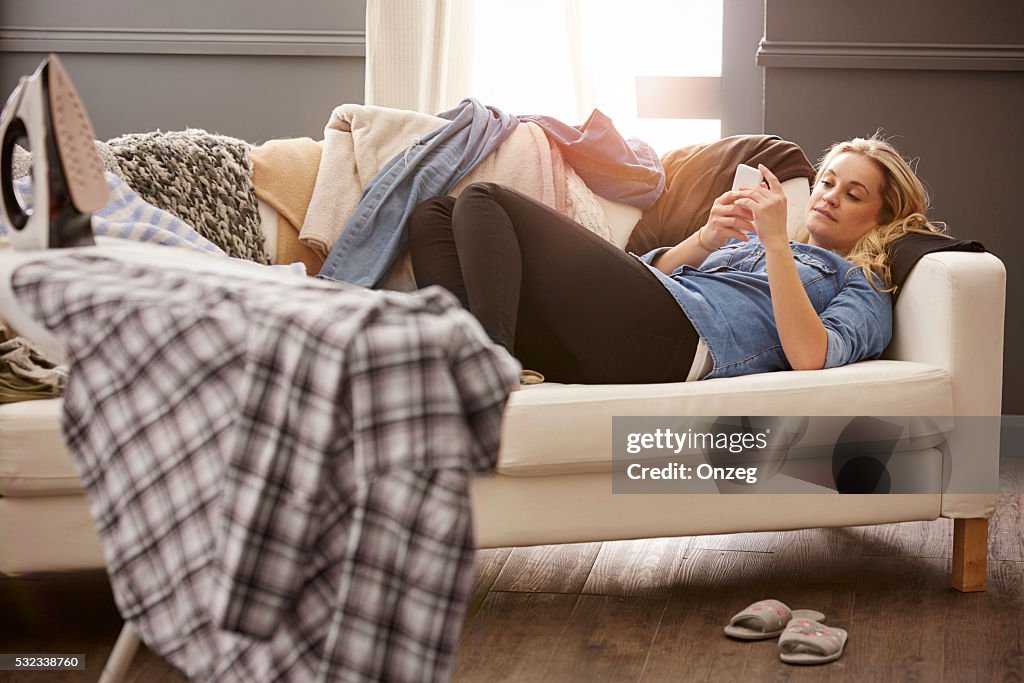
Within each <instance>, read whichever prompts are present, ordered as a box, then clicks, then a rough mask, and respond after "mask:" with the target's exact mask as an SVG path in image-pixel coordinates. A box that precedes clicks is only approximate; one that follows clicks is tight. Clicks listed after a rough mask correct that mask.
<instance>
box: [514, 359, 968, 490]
mask: <svg viewBox="0 0 1024 683" xmlns="http://www.w3.org/2000/svg"><path fill="white" fill-rule="evenodd" d="M952 411H953V408H952V388H951V384H950V379H949V374H948V373H947V372H946V371H944V370H941V369H939V368H936V367H934V366H930V365H924V364H921V363H910V362H905V361H882V360H878V361H866V362H862V363H855V364H853V365H847V366H844V367H839V368H830V369H828V370H815V371H807V372H772V373H764V374H758V375H748V376H745V377H730V378H722V379H713V380H704V381H700V382H686V383H671V384H630V385H601V386H583V385H569V384H540V385H536V386H531V387H524V388H523V390H522V391H519V392H516V393H514V394H513V395H512V397H511V399H510V400H509V405H508V407H507V408H506V410H505V422H504V425H503V426H502V443H501V454H500V457H499V459H498V472H499V473H501V474H506V475H520V476H536V475H552V474H570V473H584V472H609V471H611V457H612V418H613V417H616V416H651V417H658V416H713V417H717V416H744V415H746V416H842V415H846V416H852V415H877V416H890V415H891V416H938V417H948V416H951V415H953V412H952ZM931 436H937V437H939V438H941V434H932V435H931ZM817 438H819V439H833V438H834V434H833V433H827V434H821V435H819V436H818V437H817ZM831 443H834V441H832V442H831ZM800 445H802V446H805V445H808V444H807V440H806V438H805V439H803V440H801V442H800ZM929 445H931V444H922V443H918V442H915V443H914V444H913V445H912V446H913V447H914V448H918V447H927V446H929Z"/></svg>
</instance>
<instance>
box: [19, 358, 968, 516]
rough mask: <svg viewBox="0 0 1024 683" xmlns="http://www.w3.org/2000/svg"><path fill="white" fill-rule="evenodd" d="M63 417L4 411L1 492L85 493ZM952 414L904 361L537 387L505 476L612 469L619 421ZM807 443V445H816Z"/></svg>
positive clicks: (37, 408)
mask: <svg viewBox="0 0 1024 683" xmlns="http://www.w3.org/2000/svg"><path fill="white" fill-rule="evenodd" d="M60 411H61V401H60V399H51V400H45V401H26V402H23V403H12V404H8V405H2V406H0V495H3V496H37V495H60V494H70V493H79V492H80V491H81V487H80V486H79V483H78V478H77V476H76V474H75V469H74V466H73V465H72V463H71V460H70V458H69V457H68V455H67V452H66V451H65V449H64V446H63V442H62V440H61V436H60ZM952 414H953V408H952V393H951V387H950V382H949V375H948V374H947V373H946V372H945V371H944V370H940V369H938V368H935V367H934V366H930V365H924V364H921V363H909V362H906V361H866V362H862V363H855V364H853V365H847V366H845V367H840V368H831V369H829V370H816V371H809V372H772V373H765V374H760V375H749V376H746V377H731V378H723V379H713V380H704V381H701V382H686V383H671V384H628V385H598V386H584V385H572V384H555V383H548V384H539V385H536V386H530V387H524V388H523V390H522V391H518V392H515V393H514V394H512V397H511V399H510V400H509V405H508V407H507V408H506V411H505V423H504V425H503V427H502V443H501V454H500V457H499V460H498V472H499V473H501V474H506V475H518V476H538V475H551V474H568V473H581V472H608V471H611V451H612V418H613V417H615V416H628V415H634V416H652V417H653V416H689V415H693V416H716V417H717V416H740V415H750V416H754V415H771V416H774V415H779V416H786V415H792V416H804V415H807V416H829V415H898V416H925V415H928V416H950V415H952ZM566 425H571V429H569V428H566ZM807 438H808V437H805V438H804V439H803V440H802V441H801V445H808V443H807ZM819 438H820V439H829V438H832V434H831V433H826V434H823V435H820V436H819ZM930 445H932V444H930V443H924V444H922V443H920V442H918V443H915V444H914V446H915V448H917V447H928V446H930Z"/></svg>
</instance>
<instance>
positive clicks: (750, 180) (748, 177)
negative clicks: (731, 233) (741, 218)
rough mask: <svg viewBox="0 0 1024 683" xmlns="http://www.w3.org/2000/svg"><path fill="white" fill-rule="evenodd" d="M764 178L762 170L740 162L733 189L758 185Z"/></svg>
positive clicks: (733, 180) (748, 232) (734, 177)
mask: <svg viewBox="0 0 1024 683" xmlns="http://www.w3.org/2000/svg"><path fill="white" fill-rule="evenodd" d="M763 180H764V178H762V177H761V172H760V171H759V170H757V169H756V168H754V167H753V166H747V165H746V164H740V165H739V166H737V167H736V175H734V176H733V178H732V189H733V190H738V189H740V188H741V187H757V186H758V185H760V184H761V182H762V181H763ZM743 232H745V233H746V234H747V235H748V236H749V235H753V234H755V233H754V232H750V231H749V230H744V231H743ZM755 232H756V231H755Z"/></svg>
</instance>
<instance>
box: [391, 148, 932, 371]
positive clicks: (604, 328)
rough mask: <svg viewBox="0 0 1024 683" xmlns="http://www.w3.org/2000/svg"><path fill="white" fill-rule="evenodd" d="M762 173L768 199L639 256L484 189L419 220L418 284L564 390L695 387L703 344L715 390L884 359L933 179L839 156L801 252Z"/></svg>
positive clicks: (426, 211) (741, 204)
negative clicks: (895, 246)
mask: <svg viewBox="0 0 1024 683" xmlns="http://www.w3.org/2000/svg"><path fill="white" fill-rule="evenodd" d="M760 170H761V173H762V174H763V175H764V178H765V180H766V183H767V186H764V185H762V186H759V187H747V188H740V189H739V190H737V191H730V192H726V193H724V194H723V195H722V196H720V197H719V198H718V199H716V200H715V202H714V205H713V207H712V209H711V212H710V215H709V218H708V222H707V224H705V225H704V226H703V227H702V228H701V229H700V230H698V231H697V232H695V233H694V234H692V235H691V236H690V237H688V238H687V239H686V240H684V241H683V242H680V243H679V244H677V245H676V246H674V247H671V248H663V249H657V250H654V251H652V252H650V253H648V254H645V255H644V256H642V257H639V258H637V257H635V256H633V255H630V254H626V253H623V252H622V251H619V250H618V249H616V248H615V246H614V245H612V244H609V243H607V242H605V241H604V240H602V239H600V238H598V237H595V236H594V235H593V234H591V233H590V232H589V231H587V230H586V229H584V228H583V227H581V226H579V225H577V224H576V223H574V222H572V221H571V220H569V219H567V218H565V217H563V216H561V215H560V214H558V213H556V212H555V211H553V210H552V209H550V208H548V207H545V206H543V205H541V204H539V203H537V202H534V201H533V200H531V199H529V198H527V197H524V196H522V195H519V194H517V193H515V192H513V191H511V190H508V189H506V188H502V187H500V186H498V185H494V184H489V183H482V184H478V185H471V186H470V187H468V188H467V189H466V190H465V191H463V193H462V194H461V195H460V196H459V198H458V199H452V198H451V197H434V198H432V199H430V200H428V201H426V202H424V203H423V204H421V205H420V206H419V207H417V209H416V211H415V212H414V213H413V215H412V217H411V219H410V223H409V233H410V242H411V250H412V260H413V269H414V271H415V273H416V279H417V282H418V283H419V284H420V286H426V285H430V284H439V285H442V286H444V287H446V288H447V289H449V290H450V291H452V292H453V293H454V294H455V295H456V296H457V297H458V298H459V299H460V301H462V303H463V305H464V306H466V307H467V308H468V309H469V310H470V311H471V312H472V313H473V314H474V315H475V316H476V317H477V318H478V319H479V320H480V322H481V323H482V324H483V327H484V329H485V330H486V331H487V333H488V334H489V335H490V337H491V338H492V339H493V340H494V341H495V342H497V343H499V344H501V345H503V346H504V347H505V348H506V349H508V350H509V351H510V352H511V353H512V354H513V355H515V356H516V357H517V358H519V360H520V361H521V362H522V363H523V365H524V367H527V368H531V369H535V370H537V371H539V372H540V373H543V374H544V375H546V376H547V377H548V378H550V379H553V380H556V381H560V382H580V383H587V384H602V383H643V382H672V381H683V380H685V379H687V377H688V376H689V377H691V378H693V376H694V373H691V366H694V365H695V364H694V359H695V351H696V349H697V347H698V341H699V339H703V341H704V342H705V343H706V346H707V350H708V352H709V354H710V360H711V368H710V372H707V373H704V376H706V377H731V376H737V375H744V374H750V373H755V372H768V371H773V370H784V369H795V370H814V369H821V368H827V367H835V366H839V365H844V364H847V363H853V362H856V361H859V360H863V359H867V358H876V357H878V356H879V355H880V354H881V353H882V351H883V350H884V349H885V347H886V345H887V344H888V343H889V339H890V337H891V335H892V305H891V301H890V295H889V292H891V291H892V287H891V285H890V284H889V265H888V262H887V255H886V248H887V246H888V245H889V244H890V243H891V242H892V241H893V240H895V239H897V238H898V237H900V236H901V235H903V234H905V233H907V232H930V231H935V230H937V229H938V228H936V227H935V226H933V225H932V224H931V223H929V222H928V219H927V218H926V217H925V215H924V213H925V211H926V209H927V205H928V197H927V193H926V191H925V189H924V186H923V185H922V183H921V181H920V180H919V179H918V178H917V176H916V175H915V174H914V172H913V170H912V169H911V168H910V166H909V165H908V164H907V163H906V161H904V160H903V158H902V157H901V156H900V155H899V153H898V152H897V151H896V150H895V149H894V148H893V147H892V146H891V145H890V144H889V143H887V142H885V141H884V140H881V139H878V138H869V139H861V138H857V139H853V140H850V141H847V142H842V143H838V144H836V145H834V146H833V147H832V148H831V149H830V150H829V152H828V153H827V154H826V155H825V157H824V159H823V160H822V162H821V165H820V166H819V169H818V174H817V177H816V179H815V184H814V187H813V189H812V192H811V198H810V202H809V203H808V207H807V214H806V217H805V223H806V227H805V229H804V231H803V233H802V235H801V236H799V237H798V241H793V242H791V241H790V240H789V237H788V235H787V233H786V196H785V194H784V192H783V190H782V187H781V184H780V183H779V181H778V179H777V178H776V177H775V175H774V174H772V172H771V171H770V170H769V169H767V168H765V167H764V166H761V168H760ZM696 374H699V373H696Z"/></svg>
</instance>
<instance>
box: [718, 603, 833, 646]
mask: <svg viewBox="0 0 1024 683" xmlns="http://www.w3.org/2000/svg"><path fill="white" fill-rule="evenodd" d="M793 619H803V620H806V621H819V622H820V621H825V615H824V614H822V613H821V612H816V611H814V610H812V609H796V610H790V609H789V608H788V607H786V605H784V604H783V603H781V602H779V601H778V600H761V601H760V602H755V603H754V604H753V605H750V606H748V607H747V608H746V609H745V610H743V611H742V612H739V613H737V614H735V615H733V618H732V619H730V620H729V625H728V626H726V627H725V635H727V636H729V637H730V638H739V639H740V640H766V639H768V638H774V637H776V636H777V635H779V634H780V633H782V632H783V631H784V630H785V629H786V625H787V624H788V623H789V622H790V621H792V620H793Z"/></svg>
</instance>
